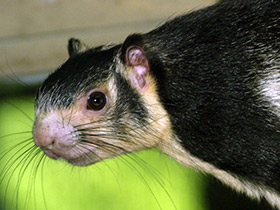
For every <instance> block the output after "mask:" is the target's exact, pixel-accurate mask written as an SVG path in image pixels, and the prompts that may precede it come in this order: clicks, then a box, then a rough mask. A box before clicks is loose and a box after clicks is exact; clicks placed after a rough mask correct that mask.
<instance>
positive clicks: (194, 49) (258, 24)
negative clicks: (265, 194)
mask: <svg viewBox="0 0 280 210" xmlns="http://www.w3.org/2000/svg"><path fill="white" fill-rule="evenodd" d="M128 39H129V40H126V42H125V43H129V44H130V45H135V44H134V42H133V40H135V43H136V45H137V44H138V43H139V40H141V42H143V44H142V45H143V48H144V50H145V52H146V55H147V58H148V59H149V62H150V64H151V66H152V68H151V72H152V74H153V75H155V78H156V79H157V81H158V92H159V95H160V98H161V101H162V103H163V104H164V107H165V108H166V110H167V111H168V113H169V114H170V117H171V120H172V125H173V129H174V130H175V132H176V134H177V135H178V136H179V137H180V139H181V140H182V141H183V146H184V147H185V148H186V149H187V150H188V151H190V152H191V153H192V154H193V155H195V156H197V157H199V158H200V159H202V160H205V161H207V162H209V163H212V164H213V165H215V166H216V167H218V168H220V169H223V170H225V171H228V172H231V173H233V174H234V175H236V176H238V177H241V178H242V179H245V180H250V181H253V182H255V183H258V184H263V185H266V186H269V187H271V188H273V189H275V190H276V191H278V192H280V150H279V148H280V135H279V125H280V124H279V118H278V117H277V116H275V115H274V114H272V113H271V111H270V110H269V109H268V107H269V105H268V104H267V102H265V101H262V99H261V96H260V94H259V93H258V91H260V87H259V83H258V81H259V80H260V79H261V78H264V76H265V74H266V72H265V71H264V69H266V68H268V67H272V66H273V65H279V64H280V59H279V58H280V54H279V53H280V2H279V1H273V0H255V1H244V0H242V1H241V0H240V1H226V2H224V3H221V4H217V5H214V6H212V7H210V8H207V9H203V10H199V11H196V12H193V13H191V14H188V15H185V16H181V17H178V18H176V19H174V20H171V21H169V22H167V23H166V24H164V25H163V26H161V27H159V28H157V29H155V30H153V31H151V32H150V33H147V34H143V35H133V36H130V37H129V38H128ZM271 53H273V56H274V57H275V58H276V61H275V62H274V63H272V64H271V65H270V66H267V65H265V62H264V61H265V59H266V56H268V55H270V54H271ZM262 55H264V56H262ZM277 60H278V63H277ZM275 71H279V68H278V69H276V70H275ZM279 85H280V84H279ZM279 94H280V93H279Z"/></svg>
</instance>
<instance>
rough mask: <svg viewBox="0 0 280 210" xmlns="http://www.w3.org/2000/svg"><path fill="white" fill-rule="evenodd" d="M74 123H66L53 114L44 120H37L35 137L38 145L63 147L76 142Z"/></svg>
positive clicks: (52, 147)
mask: <svg viewBox="0 0 280 210" xmlns="http://www.w3.org/2000/svg"><path fill="white" fill-rule="evenodd" d="M73 133H74V128H73V126H72V125H64V124H63V123H61V122H60V121H58V120H57V119H56V117H55V116H54V115H51V116H49V117H47V118H45V119H43V120H35V123H34V126H33V138H34V142H35V144H36V145H37V146H39V147H41V148H46V149H56V150H58V149H63V148H64V147H71V146H74V145H75V144H76V138H75V136H74V135H73Z"/></svg>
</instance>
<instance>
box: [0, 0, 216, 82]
mask: <svg viewBox="0 0 280 210" xmlns="http://www.w3.org/2000/svg"><path fill="white" fill-rule="evenodd" d="M215 2H216V1H215V0H185V1H184V0H173V1H170V0H40V1H39V0H2V1H0V79H2V80H3V78H7V77H8V76H9V75H12V76H13V74H16V75H17V76H18V77H21V76H22V75H26V74H40V73H42V72H49V71H52V70H54V69H55V68H56V67H57V66H59V65H60V64H61V63H62V62H64V61H65V60H66V59H67V51H66V45H67V40H68V39H69V38H70V37H77V38H80V39H82V40H83V41H85V42H86V43H88V44H89V45H91V46H95V45H98V44H104V43H108V42H119V41H122V40H124V39H125V37H126V36H127V35H128V34H130V33H133V32H147V31H149V30H151V29H153V28H154V27H156V26H158V25H160V24H161V23H163V22H164V21H165V20H167V19H168V18H171V17H174V16H176V15H179V14H183V13H186V12H189V11H191V10H195V9H199V8H202V7H205V6H208V5H211V4H213V3H215ZM0 82H1V80H0Z"/></svg>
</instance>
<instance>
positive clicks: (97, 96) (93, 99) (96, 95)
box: [87, 92, 107, 111]
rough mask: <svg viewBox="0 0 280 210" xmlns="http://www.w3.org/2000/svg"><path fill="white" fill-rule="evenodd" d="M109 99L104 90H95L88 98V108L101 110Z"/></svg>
mask: <svg viewBox="0 0 280 210" xmlns="http://www.w3.org/2000/svg"><path fill="white" fill-rule="evenodd" d="M106 102H107V99H106V96H105V94H104V93H102V92H93V93H92V94H90V95H89V97H88V100H87V109H90V110H93V111H100V110H101V109H103V108H104V106H105V105H106Z"/></svg>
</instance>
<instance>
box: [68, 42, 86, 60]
mask: <svg viewBox="0 0 280 210" xmlns="http://www.w3.org/2000/svg"><path fill="white" fill-rule="evenodd" d="M87 49H88V46H87V45H86V44H84V43H83V42H81V41H80V40H79V39H75V38H71V39H69V41H68V54H69V57H72V56H73V55H76V54H78V53H81V52H84V51H86V50H87Z"/></svg>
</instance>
